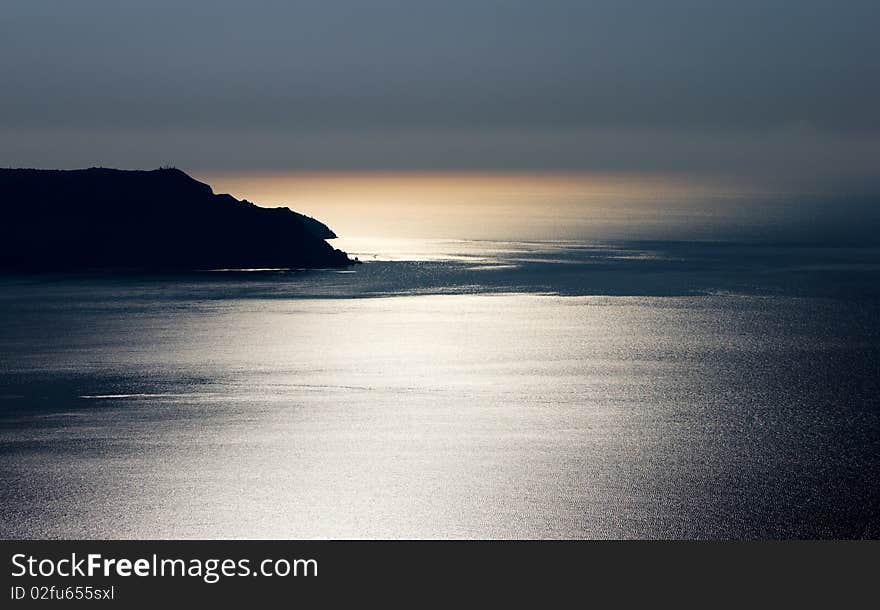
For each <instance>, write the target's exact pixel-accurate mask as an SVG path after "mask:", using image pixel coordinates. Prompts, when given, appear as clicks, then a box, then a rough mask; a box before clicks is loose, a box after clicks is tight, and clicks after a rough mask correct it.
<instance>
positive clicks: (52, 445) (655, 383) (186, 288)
mask: <svg viewBox="0 0 880 610" xmlns="http://www.w3.org/2000/svg"><path fill="white" fill-rule="evenodd" d="M341 245H342V244H341ZM357 251H358V252H359V254H360V256H361V258H362V260H366V261H369V262H368V263H367V264H364V265H361V266H358V267H356V268H354V269H352V270H351V271H350V272H335V271H316V272H299V273H298V272H261V273H250V274H247V273H210V272H206V273H200V274H191V275H187V276H173V277H167V276H166V277H114V276H99V275H85V276H77V277H53V276H44V277H39V278H34V277H30V278H22V277H6V278H2V279H0V453H2V461H0V479H2V486H0V535H2V536H3V537H6V538H22V537H29V538H54V537H68V538H71V537H72V538H77V537H96V538H179V537H180V538H233V537H255V538H298V537H305V538H324V537H330V538H359V537H419V538H421V537H428V538H434V537H443V538H445V537H490V538H496V537H498V538H508V537H513V538H522V537H526V538H533V537H540V538H543V537H560V538H571V537H599V538H607V537H612V538H631V537H639V538H645V537H647V538H680V537H688V538H692V537H698V538H699V537H713V538H717V537H723V538H729V537H733V538H753V537H878V536H880V451H878V450H880V412H878V403H877V395H878V394H877V392H878V389H880V388H878V385H880V382H878V379H880V374H878V373H880V371H878V368H880V364H878V363H880V354H878V351H880V341H878V339H880V299H878V293H877V286H878V284H880V283H878V282H877V280H878V279H880V256H878V254H877V252H876V251H875V250H870V249H851V250H850V249H840V248H836V249H832V248H825V249H809V248H780V247H776V248H767V247H758V246H741V245H740V246H737V245H732V244H700V243H683V242H670V243H661V242H656V243H655V242H632V243H602V244H600V243H574V242H571V243H563V244H561V245H560V244H557V245H553V246H550V245H548V244H543V243H540V242H515V243H514V242H449V241H445V242H444V241H434V242H429V241H424V240H423V241H422V242H420V243H415V242H399V243H398V244H397V245H396V246H395V247H392V248H389V247H388V244H385V250H384V252H385V256H384V257H383V256H382V255H381V254H380V253H379V252H378V250H377V249H373V250H371V248H370V245H369V244H360V247H359V248H358V249H357Z"/></svg>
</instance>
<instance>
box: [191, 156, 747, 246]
mask: <svg viewBox="0 0 880 610" xmlns="http://www.w3.org/2000/svg"><path fill="white" fill-rule="evenodd" d="M195 177H196V178H198V179H200V180H203V181H205V182H207V183H208V184H210V185H211V186H212V187H213V188H214V192H216V193H230V194H232V195H233V196H235V197H237V198H239V199H248V200H249V201H252V202H254V203H257V204H259V205H262V206H268V207H274V206H287V207H290V208H291V209H294V210H297V211H299V212H302V213H304V214H308V215H310V216H314V217H316V218H318V219H319V220H321V221H323V222H325V223H326V224H328V225H329V226H330V227H331V228H332V229H333V230H334V231H336V233H337V234H339V235H340V236H341V237H363V236H371V237H377V236H382V237H396V238H410V237H430V238H453V239H577V238H582V237H590V238H603V237H606V238H619V237H621V238H622V237H639V236H640V235H641V234H642V233H643V232H645V231H646V230H651V229H655V228H657V227H658V226H660V225H667V224H676V223H678V224H681V223H682V222H684V223H688V222H690V220H691V219H693V218H698V217H699V216H701V214H702V213H703V211H702V210H701V209H700V206H699V205H698V202H701V201H705V200H706V199H707V198H709V197H713V198H717V197H719V196H723V195H724V194H725V193H734V192H737V193H741V191H742V187H741V186H740V185H738V184H734V183H731V182H729V181H728V182H727V183H719V182H717V181H708V180H705V179H704V180H700V181H696V180H692V179H689V178H687V177H683V176H674V175H672V176H670V175H658V174H648V175H632V174H583V173H581V174H578V173H525V172H519V173H501V172H498V173H474V172H458V173H453V172H447V173H428V172H426V173H390V172H388V173H379V172H370V173H343V172H339V173H333V172H326V173H295V172H292V173H270V172H249V173H210V172H202V173H197V174H196V176H195Z"/></svg>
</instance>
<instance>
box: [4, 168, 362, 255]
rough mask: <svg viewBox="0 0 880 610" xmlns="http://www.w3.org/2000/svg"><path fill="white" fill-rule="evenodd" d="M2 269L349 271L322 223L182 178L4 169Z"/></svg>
mask: <svg viewBox="0 0 880 610" xmlns="http://www.w3.org/2000/svg"><path fill="white" fill-rule="evenodd" d="M0 219H2V223H0V226H2V230H0V234H2V239H0V269H2V270H6V271H78V270H89V269H120V270H127V269H130V270H137V269H144V270H196V269H218V268H222V269H253V268H316V267H344V266H347V265H351V264H354V263H355V262H356V261H354V260H352V259H350V258H349V257H348V255H347V254H346V253H345V252H342V251H341V250H337V249H335V248H333V247H332V246H331V245H330V244H328V243H327V242H326V241H325V240H327V239H333V238H335V237H336V234H335V233H334V232H333V231H332V230H331V229H330V228H329V227H327V226H326V225H325V224H323V223H322V222H320V221H318V220H316V219H314V218H311V217H309V216H305V215H303V214H299V213H298V212H294V211H292V210H290V209H289V208H286V207H279V208H263V207H259V206H257V205H255V204H253V203H251V202H249V201H247V200H238V199H236V198H235V197H233V196H232V195H228V194H215V193H214V191H213V189H212V188H211V187H210V186H209V185H207V184H205V183H203V182H199V181H198V180H195V179H194V178H192V177H191V176H189V175H188V174H186V173H185V172H183V171H181V170H179V169H176V168H160V169H156V170H121V169H109V168H98V167H93V168H88V169H76V170H47V169H0Z"/></svg>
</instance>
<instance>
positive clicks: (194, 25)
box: [0, 0, 880, 182]
mask: <svg viewBox="0 0 880 610" xmlns="http://www.w3.org/2000/svg"><path fill="white" fill-rule="evenodd" d="M878 23H880V3H878V2H877V0H838V1H836V2H831V1H822V0H797V1H793V0H788V1H785V2H782V1H777V0H738V1H736V2H734V1H729V2H718V1H709V0H664V1H662V2H661V1H657V0H643V1H631V0H598V1H589V0H556V1H554V0H543V1H538V0H531V1H522V0H506V1H502V0H444V1H442V2H441V1H437V0H432V1H430V2H425V1H420V0H400V1H393V0H319V1H311V0H309V1H296V0H284V1H250V2H241V1H239V2H229V1H227V0H211V1H207V0H206V1H203V2H184V1H175V2H168V1H165V0H153V1H151V2H128V1H123V0H108V1H103V0H101V1H94V0H77V1H75V2H72V1H69V0H62V1H58V2H47V1H43V0H5V1H4V2H3V8H2V11H0V83H2V94H0V165H11V166H20V165H31V166H61V167H73V166H84V165H95V164H104V165H111V166H125V167H152V166H157V165H159V164H163V163H172V164H176V165H178V166H180V167H183V168H184V169H190V168H193V169H195V168H198V169H211V170H249V169H266V170H289V169H327V170H337V169H339V170H347V169H511V168H514V169H585V170H600V171H607V170H637V171H646V170H647V171H665V170H678V171H710V172H717V171H733V172H741V173H746V174H761V175H785V176H793V177H801V178H810V179H818V180H828V181H835V180H838V181H853V182H855V181H870V180H871V179H873V178H874V177H875V176H878V175H880V111H878V109H880V36H878V34H877V27H878Z"/></svg>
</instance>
